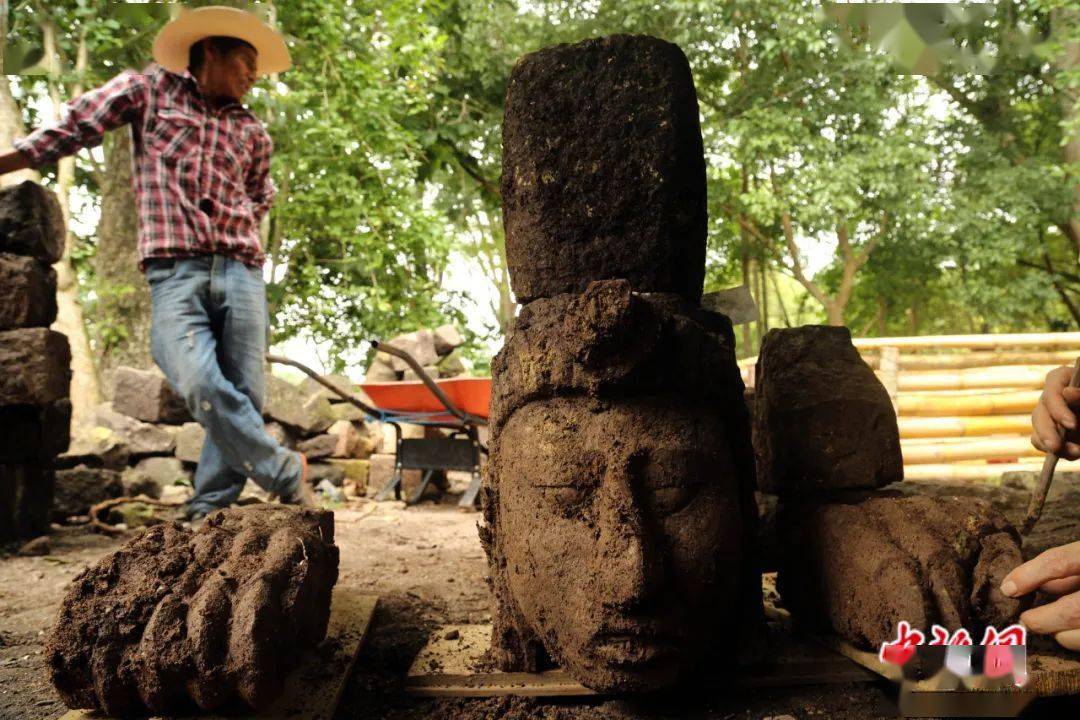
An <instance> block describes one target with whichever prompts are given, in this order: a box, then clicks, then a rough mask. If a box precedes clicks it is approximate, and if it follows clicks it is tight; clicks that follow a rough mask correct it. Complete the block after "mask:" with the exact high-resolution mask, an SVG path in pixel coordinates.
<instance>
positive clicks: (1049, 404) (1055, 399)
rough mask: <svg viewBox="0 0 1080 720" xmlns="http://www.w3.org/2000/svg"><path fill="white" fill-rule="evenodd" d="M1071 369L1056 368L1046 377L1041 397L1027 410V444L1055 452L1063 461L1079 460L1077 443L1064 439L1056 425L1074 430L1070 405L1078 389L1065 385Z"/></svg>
mask: <svg viewBox="0 0 1080 720" xmlns="http://www.w3.org/2000/svg"><path fill="white" fill-rule="evenodd" d="M1072 373H1073V369H1072V368H1069V367H1060V368H1058V369H1056V370H1051V371H1050V373H1049V374H1048V375H1047V376H1046V385H1044V386H1043V393H1042V397H1040V398H1039V404H1038V405H1036V406H1035V411H1034V412H1033V413H1031V428H1032V433H1031V444H1032V445H1034V446H1035V447H1036V448H1038V449H1039V450H1042V451H1043V452H1046V453H1056V454H1057V455H1060V456H1061V457H1063V458H1065V459H1067V460H1076V459H1080V445H1078V444H1077V443H1075V442H1064V441H1062V439H1061V435H1060V432H1061V430H1060V428H1066V429H1067V430H1076V428H1077V427H1078V425H1077V421H1076V415H1075V414H1074V413H1073V411H1072V410H1070V409H1069V406H1070V405H1080V388H1071V387H1069V381H1070V380H1071V379H1072Z"/></svg>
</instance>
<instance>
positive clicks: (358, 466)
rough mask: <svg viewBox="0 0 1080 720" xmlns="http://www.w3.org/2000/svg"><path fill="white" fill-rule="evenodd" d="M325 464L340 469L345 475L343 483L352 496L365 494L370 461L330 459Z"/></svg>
mask: <svg viewBox="0 0 1080 720" xmlns="http://www.w3.org/2000/svg"><path fill="white" fill-rule="evenodd" d="M327 462H328V463H330V464H331V465H333V466H334V467H338V468H341V471H342V472H343V473H345V483H346V485H348V486H349V488H350V489H351V490H352V492H353V494H355V495H358V496H360V497H363V496H364V495H366V494H367V487H368V474H369V471H370V469H371V463H370V461H368V460H341V459H338V458H331V459H330V460H327Z"/></svg>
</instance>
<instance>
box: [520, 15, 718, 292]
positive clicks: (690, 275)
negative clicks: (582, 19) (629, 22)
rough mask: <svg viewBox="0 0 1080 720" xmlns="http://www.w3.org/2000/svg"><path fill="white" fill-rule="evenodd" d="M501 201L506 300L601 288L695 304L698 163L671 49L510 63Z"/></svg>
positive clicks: (560, 52) (648, 43)
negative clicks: (616, 286)
mask: <svg viewBox="0 0 1080 720" xmlns="http://www.w3.org/2000/svg"><path fill="white" fill-rule="evenodd" d="M502 201H503V222H504V225H505V228H506V256H507V257H506V259H507V264H508V266H509V269H510V284H511V287H512V289H513V291H514V295H515V296H516V297H517V300H518V302H520V303H528V302H531V301H532V300H534V299H536V298H541V297H551V296H553V295H557V294H559V293H567V292H582V291H584V290H585V288H586V287H587V286H588V284H589V283H590V282H592V281H593V280H604V279H613V278H624V279H626V280H629V282H630V284H631V286H632V287H633V288H634V290H637V291H641V292H671V293H677V294H680V295H682V296H684V297H686V298H688V299H690V300H694V301H696V300H698V299H699V298H700V297H701V292H702V287H703V282H704V277H705V264H704V262H705V232H706V223H707V209H706V197H705V162H704V156H703V149H702V141H701V128H700V125H699V123H698V103H697V96H696V94H695V91H694V81H693V78H692V77H691V75H690V66H689V64H688V63H687V60H686V57H685V56H684V55H683V53H682V51H681V50H680V49H679V48H678V47H677V46H675V45H672V44H671V43H667V42H664V41H663V40H658V39H656V38H652V37H646V36H630V35H613V36H611V37H605V38H599V39H590V40H585V41H583V42H580V43H577V44H574V45H555V46H553V47H549V48H545V49H543V50H540V51H538V52H535V53H531V54H529V55H526V56H524V57H522V58H521V59H520V60H518V62H517V64H516V65H515V66H514V69H513V72H512V73H511V75H510V81H509V84H508V87H507V91H506V104H505V114H504V119H503V172H502Z"/></svg>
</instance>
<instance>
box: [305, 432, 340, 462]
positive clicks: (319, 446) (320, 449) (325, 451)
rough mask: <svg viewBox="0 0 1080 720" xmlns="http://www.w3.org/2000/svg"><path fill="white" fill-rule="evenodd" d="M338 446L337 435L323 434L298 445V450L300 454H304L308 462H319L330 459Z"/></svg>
mask: <svg viewBox="0 0 1080 720" xmlns="http://www.w3.org/2000/svg"><path fill="white" fill-rule="evenodd" d="M337 446H338V437H337V435H330V434H329V433H323V434H322V435H316V436H315V437H313V438H310V439H308V440H304V441H303V442H301V443H299V444H297V446H296V449H297V451H298V452H302V453H304V455H306V456H307V459H308V460H317V459H320V458H328V457H330V456H331V455H333V454H334V449H335V448H337Z"/></svg>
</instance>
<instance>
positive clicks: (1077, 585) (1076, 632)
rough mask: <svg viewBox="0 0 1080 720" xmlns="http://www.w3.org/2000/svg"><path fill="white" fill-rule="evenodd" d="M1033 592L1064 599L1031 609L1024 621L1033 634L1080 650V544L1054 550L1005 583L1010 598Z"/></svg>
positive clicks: (1023, 616)
mask: <svg viewBox="0 0 1080 720" xmlns="http://www.w3.org/2000/svg"><path fill="white" fill-rule="evenodd" d="M1033 590H1042V591H1043V592H1045V593H1049V594H1051V595H1059V596H1060V597H1059V598H1058V599H1057V600H1055V601H1054V602H1052V603H1049V604H1047V605H1040V606H1039V607H1037V608H1032V609H1031V610H1028V611H1027V612H1025V613H1024V614H1023V615H1021V616H1020V622H1021V623H1023V624H1024V626H1025V627H1027V629H1028V630H1030V631H1032V632H1035V633H1039V634H1042V635H1053V636H1054V639H1055V640H1057V641H1058V644H1060V645H1061V646H1062V647H1065V648H1068V649H1069V650H1080V542H1074V543H1070V544H1069V545H1062V546H1060V547H1056V548H1050V549H1049V550H1047V551H1046V552H1044V553H1042V554H1041V555H1039V556H1038V557H1036V558H1034V559H1032V560H1029V561H1027V562H1026V563H1024V564H1023V565H1020V566H1019V567H1017V568H1016V569H1014V570H1013V571H1012V572H1011V573H1009V574H1008V575H1006V576H1005V579H1004V580H1003V581H1002V582H1001V592H1003V593H1004V594H1006V595H1008V596H1009V597H1019V596H1021V595H1026V594H1027V593H1029V592H1032V591H1033Z"/></svg>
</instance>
